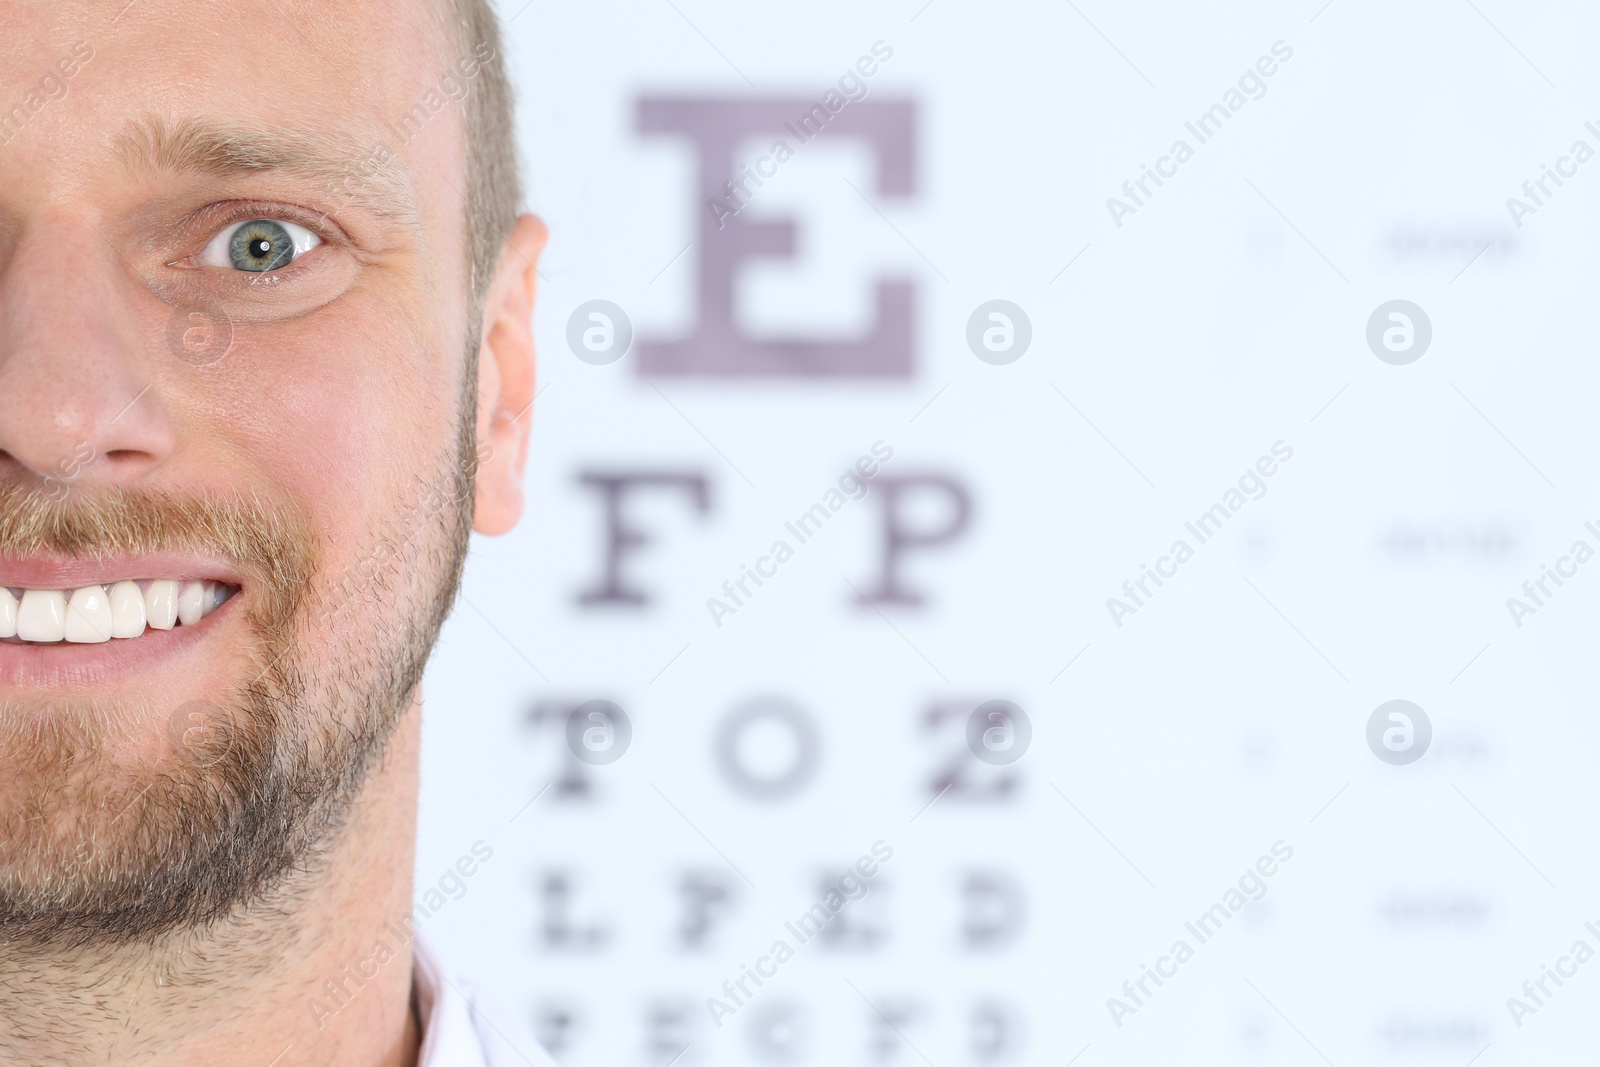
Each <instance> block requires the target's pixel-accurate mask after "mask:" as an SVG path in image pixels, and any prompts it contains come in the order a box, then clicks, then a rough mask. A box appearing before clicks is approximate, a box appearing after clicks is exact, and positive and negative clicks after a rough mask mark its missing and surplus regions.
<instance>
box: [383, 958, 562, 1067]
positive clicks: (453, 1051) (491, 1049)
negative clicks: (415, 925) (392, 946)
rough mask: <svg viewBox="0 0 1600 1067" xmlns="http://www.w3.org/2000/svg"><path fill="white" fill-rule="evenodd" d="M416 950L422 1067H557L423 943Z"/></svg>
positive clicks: (414, 981)
mask: <svg viewBox="0 0 1600 1067" xmlns="http://www.w3.org/2000/svg"><path fill="white" fill-rule="evenodd" d="M412 951H413V958H414V962H415V967H414V968H413V970H412V979H411V981H412V985H413V987H414V988H415V990H416V997H417V1015H418V1016H419V1017H420V1018H421V1020H422V1050H421V1053H420V1054H419V1055H418V1057H417V1067H522V1065H524V1064H528V1065H531V1067H556V1063H555V1061H554V1060H552V1059H551V1058H550V1056H549V1054H548V1053H546V1052H545V1051H544V1049H542V1048H540V1047H539V1045H538V1043H537V1042H535V1041H534V1040H533V1039H532V1038H531V1037H529V1036H527V1035H526V1034H525V1033H524V1032H523V1031H522V1030H521V1029H520V1028H517V1027H515V1026H513V1025H511V1024H510V1023H509V1022H508V1021H507V1020H506V1019H505V1016H504V1015H503V1013H502V1012H500V1011H499V1009H498V1008H497V1007H496V1006H495V1005H494V1003H493V1002H492V1001H491V1000H490V999H489V998H488V997H486V996H484V995H483V994H482V993H481V992H479V991H478V990H477V989H476V988H474V987H473V986H472V985H471V984H469V983H467V982H464V981H462V980H460V979H459V978H452V977H451V976H450V975H449V974H447V973H446V972H445V969H444V967H443V966H442V965H441V964H440V963H439V959H438V957H437V956H435V955H434V954H433V951H432V949H430V948H429V947H428V945H427V944H426V943H425V942H424V941H423V940H422V938H420V937H419V938H417V939H416V940H415V941H413V942H412Z"/></svg>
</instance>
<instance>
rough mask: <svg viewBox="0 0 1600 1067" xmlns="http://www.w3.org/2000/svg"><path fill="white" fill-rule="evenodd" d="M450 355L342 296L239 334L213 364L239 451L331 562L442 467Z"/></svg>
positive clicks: (450, 395)
mask: <svg viewBox="0 0 1600 1067" xmlns="http://www.w3.org/2000/svg"><path fill="white" fill-rule="evenodd" d="M343 303H344V302H341V304H343ZM456 358H458V357H455V356H451V355H449V354H448V350H447V348H446V346H445V345H444V344H443V343H442V342H439V341H434V342H432V343H431V344H430V343H429V342H428V341H427V340H425V339H424V338H423V336H422V335H421V333H420V332H419V331H418V330H416V329H414V328H413V327H412V326H411V324H408V323H405V322H400V321H396V318H395V316H393V315H392V314H390V315H388V316H387V321H384V316H382V315H379V314H377V313H376V312H373V313H370V314H368V313H362V311H361V310H360V309H359V308H357V309H352V308H350V307H348V306H345V307H343V308H342V309H341V310H340V311H339V312H338V313H333V309H331V308H330V309H329V312H328V313H323V314H318V315H313V316H307V317H306V318H305V319H303V320H298V321H296V322H294V323H285V324H278V325H276V326H273V327H270V328H263V327H256V328H253V329H246V330H241V331H239V333H238V334H236V336H235V344H234V348H233V349H232V350H230V351H229V353H228V355H227V357H225V359H224V360H223V361H222V363H220V364H219V365H218V369H219V370H221V371H222V373H223V375H225V376H227V377H229V378H230V379H231V381H230V383H229V391H230V392H231V393H232V397H231V402H230V403H227V404H224V405H222V407H221V414H220V417H221V418H222V420H223V422H224V424H225V426H226V432H228V433H230V434H232V435H233V436H234V438H235V442H236V445H237V447H238V448H239V450H240V451H241V452H242V453H243V456H242V457H241V458H242V460H243V462H244V463H245V464H247V465H248V467H249V468H250V469H252V470H255V471H259V472H261V476H262V477H263V478H265V479H268V480H270V481H272V482H273V483H275V485H276V488H277V489H278V490H279V491H280V492H282V493H283V494H284V495H285V496H286V497H287V498H289V499H292V500H294V501H295V502H296V504H297V505H298V506H299V507H300V508H301V509H302V510H303V511H304V512H305V514H306V515H307V516H308V517H309V518H310V519H311V521H312V523H313V525H314V527H315V528H316V529H317V530H318V532H319V534H320V536H321V539H322V541H323V544H322V548H323V551H324V552H325V553H326V556H325V563H326V564H327V565H328V566H329V567H331V568H337V567H340V566H342V565H344V564H345V563H347V562H348V560H349V558H350V557H351V556H354V555H358V554H359V553H361V552H363V551H366V550H368V549H370V546H371V545H372V544H373V542H374V541H375V540H377V539H378V538H379V536H380V531H382V530H385V529H388V528H390V527H391V526H392V525H393V523H394V519H395V514H396V512H397V511H400V510H403V509H404V508H405V507H406V506H407V501H411V500H414V499H415V498H417V497H418V496H420V495H422V494H423V493H425V492H426V491H427V488H428V487H431V486H432V485H433V483H435V482H436V481H437V480H438V478H439V477H440V469H441V465H442V464H443V462H444V460H445V457H447V456H449V455H451V454H453V451H454V448H455V440H456V433H457V428H456V399H455V391H456V388H457V385H456V378H455V375H456V374H457V368H456V366H455V363H454V362H453V360H454V359H456ZM230 365H231V367H230ZM223 368H228V369H223ZM229 409H232V411H233V412H234V416H233V417H229V416H228V414H227V412H228V411H229Z"/></svg>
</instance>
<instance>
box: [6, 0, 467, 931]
mask: <svg viewBox="0 0 1600 1067" xmlns="http://www.w3.org/2000/svg"><path fill="white" fill-rule="evenodd" d="M124 2H125V0H114V2H108V3H100V2H93V3H90V2H63V0H12V2H9V3H6V4H4V5H0V587H4V588H5V589H6V590H8V591H9V595H11V596H14V597H15V596H19V594H20V598H19V599H20V602H19V604H18V605H17V610H16V615H17V620H18V621H17V622H16V623H15V625H17V626H18V627H20V628H21V633H20V638H27V637H32V640H31V641H22V640H21V639H20V638H19V637H13V638H11V639H9V640H5V641H0V928H4V927H7V926H9V927H10V932H11V933H13V934H16V935H22V936H31V937H35V938H38V939H41V940H48V939H51V938H57V939H59V938H62V937H71V936H74V935H88V936H99V937H102V938H106V937H110V938H116V937H122V938H129V939H147V938H149V937H152V936H154V935H157V934H160V933H162V932H166V931H168V930H170V929H172V928H174V927H177V926H181V925H184V924H187V923H192V922H195V921H198V920H201V919H205V918H212V917H216V916H218V915H221V914H224V913H226V912H227V911H228V910H229V909H230V908H232V907H233V906H235V905H237V904H239V903H240V902H242V901H244V900H247V899H249V898H250V896H251V895H252V894H254V893H256V892H258V891H260V890H262V889H263V888H265V887H267V886H269V885H270V884H272V883H273V882H274V880H275V878H276V877H277V876H278V875H280V874H282V873H284V872H285V871H287V870H288V869H290V868H291V866H292V865H294V864H297V863H302V862H305V861H306V859H307V858H308V856H310V855H311V854H313V853H314V851H315V848H316V846H317V845H319V844H321V843H325V842H326V840H327V838H328V835H329V833H330V832H331V830H332V829H333V828H335V827H336V826H337V825H338V823H339V821H340V818H341V817H342V816H343V814H344V812H345V809H346V808H347V807H348V804H349V802H350V800H351V798H352V796H353V794H354V792H355V791H356V790H357V789H358V788H359V786H360V784H361V781H362V776H363V774H364V772H365V771H366V770H367V768H368V765H369V763H370V760H371V758H372V757H373V756H374V754H375V752H376V751H377V750H378V749H380V748H381V746H382V743H383V741H384V740H385V739H386V737H387V736H388V733H389V730H390V728H391V727H392V725H393V723H394V720H395V719H396V717H397V716H398V715H400V714H401V713H402V712H403V711H404V710H405V708H406V707H407V706H408V701H409V700H410V698H411V696H412V691H413V689H414V686H415V682H416V680H417V676H418V673H419V672H420V670H421V667H422V663H423V661H424V660H425V658H426V654H427V649H428V647H429V646H430V644H431V642H432V640H433V638H434V636H435V635H436V633H437V627H438V625H439V622H440V621H441V619H442V615H443V612H444V611H445V610H446V609H447V607H448V602H449V598H450V596H451V594H452V593H453V590H454V583H455V580H456V578H457V576H458V573H459V568H460V562H461V557H462V554H463V552H464V545H465V540H466V536H467V533H468V527H469V526H470V515H471V502H470V492H471V490H470V478H471V473H472V469H473V467H474V463H475V458H476V457H475V456H474V446H473V444H472V442H473V441H474V439H475V438H474V425H475V424H476V423H478V422H480V421H481V420H480V419H479V417H478V415H477V413H476V412H475V410H474V405H473V403H472V400H473V395H472V394H471V386H472V375H471V371H470V362H471V361H470V359H468V358H464V353H465V352H472V353H475V352H476V349H477V343H478V333H477V324H476V323H475V322H469V303H470V302H469V293H468V286H467V270H466V231H465V225H464V220H463V207H462V195H461V192H460V191H461V190H464V189H465V188H466V180H465V176H464V172H465V167H464V162H463V153H462V147H461V111H460V107H461V105H460V104H459V103H457V102H453V101H451V100H450V99H449V95H448V94H447V93H446V92H445V91H444V90H441V89H439V88H438V87H439V86H440V85H441V84H443V82H444V79H445V78H446V76H450V77H451V78H452V82H451V84H458V83H461V82H462V81H463V80H466V81H467V82H469V83H470V76H468V75H465V74H464V73H463V71H462V67H461V64H460V62H459V58H460V57H459V55H458V53H457V50H456V49H455V48H454V47H453V46H452V45H450V44H448V43H447V42H446V39H445V38H444V36H443V34H442V33H441V31H440V30H439V29H438V24H437V23H436V22H435V21H434V16H433V15H432V14H431V13H430V12H429V11H428V10H427V5H425V4H423V3H394V4H389V3H362V4H329V3H324V2H317V0H274V2H272V3H262V2H252V3H247V4H242V3H224V2H212V0H135V2H134V3H131V4H128V5H127V6H126V7H124ZM430 91H432V92H433V95H432V96H430ZM469 91H470V84H469ZM440 97H443V98H444V99H443V106H442V107H437V108H435V107H433V106H432V103H433V102H434V101H438V100H439V99H440ZM417 105H421V107H420V110H418V109H417ZM128 582H131V583H133V585H132V587H131V590H130V587H129V586H128V585H127V584H125V583H128ZM167 582H173V583H175V585H167V584H165V583H167ZM191 583H200V584H191ZM206 583H209V584H206ZM174 592H175V593H176V602H175V604H174V605H173V606H171V607H170V608H169V605H168V603H167V600H166V599H165V598H166V597H167V596H168V594H171V593H174ZM97 595H98V598H99V599H98V600H97ZM186 598H187V599H186ZM135 600H139V601H142V607H143V610H144V615H145V619H146V624H145V626H144V628H143V629H142V631H140V632H139V635H138V636H129V637H123V636H113V637H111V638H110V639H109V640H100V639H99V638H100V637H101V635H102V631H103V630H104V629H105V627H106V626H107V625H108V620H109V623H110V624H113V625H114V626H115V627H116V631H115V632H118V633H121V632H125V631H126V632H131V631H132V630H133V629H134V628H135V627H134V625H133V622H132V621H131V620H132V619H133V617H134V615H135V614H137V613H136V611H135V606H134V601H135ZM5 601H6V597H5V595H0V630H3V629H4V627H5V612H6V610H7V605H6V603H5ZM63 611H64V622H63V625H62V627H61V632H62V634H63V635H64V636H67V637H71V636H73V635H74V634H75V635H76V637H77V638H78V639H79V640H61V641H54V640H52V639H53V638H54V637H55V631H54V630H53V629H52V627H53V626H54V625H55V624H54V622H53V621H52V619H53V618H54V616H55V615H56V614H61V613H62V612H63ZM174 612H176V613H177V614H178V615H179V619H178V620H177V621H175V622H169V618H168V617H169V616H170V615H171V614H173V613H174ZM158 623H167V624H168V628H160V627H159V626H158V625H157V624H158Z"/></svg>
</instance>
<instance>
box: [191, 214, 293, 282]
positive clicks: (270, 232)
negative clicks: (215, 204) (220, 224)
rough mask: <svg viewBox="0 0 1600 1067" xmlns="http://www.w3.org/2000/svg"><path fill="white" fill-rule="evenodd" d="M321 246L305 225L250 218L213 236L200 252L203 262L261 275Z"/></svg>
mask: <svg viewBox="0 0 1600 1067" xmlns="http://www.w3.org/2000/svg"><path fill="white" fill-rule="evenodd" d="M321 243H322V240H321V239H320V238H319V237H317V235H316V234H314V233H312V232H311V231H310V230H308V229H306V228H305V227H304V226H296V225H295V224H294V223H292V222H286V221H284V220H281V219H250V220H249V221H247V222H236V223H234V224H233V225H232V226H229V227H227V228H226V229H224V230H223V231H222V232H221V233H219V234H217V235H216V236H215V237H213V238H212V239H211V242H210V243H209V244H207V245H206V247H205V251H203V252H201V253H200V263H201V265H202V266H206V267H229V268H231V269H233V270H242V271H250V272H252V273H255V274H260V273H262V272H264V271H269V270H277V269H278V268H279V267H283V266H287V265H288V264H290V263H292V262H294V260H295V259H296V258H297V257H299V256H302V255H305V254H306V253H307V252H309V251H311V250H312V249H313V248H315V247H317V245H319V244H321Z"/></svg>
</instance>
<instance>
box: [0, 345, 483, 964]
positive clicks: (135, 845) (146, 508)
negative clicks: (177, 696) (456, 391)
mask: <svg viewBox="0 0 1600 1067" xmlns="http://www.w3.org/2000/svg"><path fill="white" fill-rule="evenodd" d="M469 377H470V375H469ZM471 410H472V409H471V408H468V409H467V411H469V412H470V411H471ZM470 432H471V427H470V425H467V426H464V427H463V431H462V439H461V440H460V441H458V442H457V448H456V450H455V451H456V452H457V455H458V456H460V455H463V453H462V452H461V448H462V447H467V448H468V449H469V451H468V452H467V453H464V454H465V455H468V456H471V455H472V453H471V452H470V445H468V444H467V442H468V441H470V440H471V438H470V437H468V436H467V435H468V434H469V433H470ZM441 466H442V467H443V468H444V469H443V470H442V471H441V473H440V476H439V477H438V478H437V479H436V483H435V487H433V488H429V487H427V486H425V485H424V486H422V487H419V489H418V490H417V492H416V495H415V497H412V495H411V494H409V493H408V494H406V495H407V497H408V499H405V500H403V501H399V502H397V508H396V514H397V518H396V520H395V521H394V523H393V524H392V525H390V526H386V527H385V528H384V529H382V530H380V531H378V533H377V536H376V537H375V538H374V541H373V543H372V544H371V545H370V546H369V547H368V550H367V551H366V552H365V553H363V555H362V556H361V557H360V559H359V560H357V561H354V562H352V563H349V564H347V565H346V566H345V567H344V569H343V571H342V572H341V573H340V574H339V575H337V576H332V575H327V574H324V573H323V567H322V566H321V565H320V561H319V552H318V546H317V543H316V541H315V539H314V538H313V537H312V536H311V534H310V533H309V532H308V531H309V525H308V524H307V523H306V522H305V521H304V520H303V519H302V518H300V517H299V516H298V515H296V514H295V513H293V511H292V510H291V509H288V508H284V507H274V506H269V505H267V504H265V503H263V502H262V501H261V500H260V499H259V498H258V497H236V498H227V499H223V498H217V497H209V498H202V499H195V500H179V499H175V498H172V497H169V496H161V495H151V494H140V493H134V492H132V491H127V490H106V491H101V490H96V491H95V493H94V495H93V496H90V495H88V494H87V493H81V494H75V496H76V497H77V499H74V500H71V501H70V506H69V505H61V504H56V503H54V502H51V501H48V500H46V499H44V498H43V497H42V496H41V495H40V494H39V493H38V492H37V491H29V490H22V489H17V488H14V487H3V486H0V555H4V556H8V557H17V556H27V555H29V554H33V553H37V552H41V551H47V552H51V553H54V554H62V555H72V556H79V557H90V558H92V557H95V556H98V555H106V554H109V553H113V552H119V553H134V554H138V553H144V552H154V551H178V552H182V551H186V550H188V551H202V552H205V553H207V554H221V555H222V556H224V557H225V558H227V559H229V560H231V561H233V562H235V563H236V564H237V565H239V566H240V567H241V568H242V569H243V571H244V573H245V574H246V575H247V576H249V577H248V579H247V580H248V581H249V583H250V589H251V593H252V601H251V604H250V611H249V615H248V619H247V622H248V628H249V630H250V633H251V634H252V637H253V641H252V642H251V643H250V644H249V646H248V647H245V648H241V649H239V650H238V652H239V656H240V663H239V664H238V677H239V678H240V683H239V685H238V686H237V687H236V689H235V690H234V691H233V692H231V693H229V694H226V695H223V694H219V695H218V697H217V699H216V700H215V701H205V700H197V701H190V702H188V703H186V704H183V705H180V706H179V707H177V708H171V709H167V708H160V707H154V706H150V705H149V704H147V703H146V704H142V705H140V706H133V705H131V704H128V705H124V704H117V703H107V702H88V701H83V700H76V701H73V700H51V699H40V700H30V701H13V702H9V703H0V768H4V776H3V777H0V941H4V942H5V943H6V944H7V945H8V951H11V952H16V951H19V950H26V949H29V948H31V949H33V950H35V951H38V952H53V951H58V950H63V949H71V948H74V947H82V946H88V945H96V946H101V947H115V946H118V945H134V944H155V943H157V942H159V941H161V940H162V939H164V938H167V937H169V936H170V935H174V934H180V933H183V932H185V931H193V930H198V929H200V928H203V927H207V926H210V925H212V924H215V923H217V922H219V921H222V920H225V919H227V918H228V917H230V916H234V915H237V914H239V913H240V912H241V911H243V910H245V909H248V908H249V907H251V906H252V904H255V903H257V902H260V901H262V900H265V899H266V898H268V897H269V896H270V895H271V894H272V893H273V891H274V889H275V887H277V886H279V885H280V884H281V883H282V882H283V881H284V880H285V879H286V878H287V876H288V875H290V874H291V873H293V872H296V871H305V870H308V869H313V868H314V867H315V866H316V863H317V860H318V857H319V855H320V854H321V853H322V852H323V850H324V849H325V848H326V846H327V845H328V843H329V842H330V841H331V840H332V839H333V838H334V837H335V836H336V834H337V832H338V830H339V829H340V827H341V826H342V825H343V824H344V822H345V821H346V819H347V817H348V815H349V812H350V809H351V807H352V806H353V805H354V803H355V801H356V799H357V798H358V797H359V795H360V792H361V789H362V786H363V784H364V783H365V781H366V779H367V777H368V775H369V773H370V771H371V769H372V767H373V766H374V765H375V763H376V762H377V761H378V760H380V759H381V758H382V754H383V751H384V748H385V745H386V744H387V742H388V740H389V738H390V736H391V735H392V733H393V730H394V727H395V724H396V723H397V721H398V720H399V718H400V717H401V715H402V714H403V713H404V711H405V710H406V708H407V707H408V706H409V703H410V700H411V697H412V694H413V693H414V692H415V690H416V687H417V684H418V682H419V681H420V679H421V676H422V671H423V668H424V666H425V664H426V661H427V657H428V654H429V652H430V650H431V648H432V646H433V642H434V640H435V639H436V638H437V636H438V631H439V628H440V626H441V625H442V624H443V621H444V619H445V617H446V616H447V615H448V613H449V609H450V605H451V603H452V601H453V599H454V596H455V591H456V588H457V585H458V583H459V580H460V574H461V568H462V565H463V563H464V561H465V556H466V546H467V538H468V535H469V532H470V529H471V511H472V508H471V487H472V476H473V474H474V473H475V463H474V462H471V461H468V462H462V461H460V460H459V459H453V460H451V461H450V462H447V463H444V464H442V465H441ZM438 485H443V486H444V488H443V489H440V488H437V486H438ZM375 613H381V615H382V617H377V618H374V617H373V615H374V614H375ZM335 621H337V622H338V623H339V625H332V624H333V623H334V622H335Z"/></svg>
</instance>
